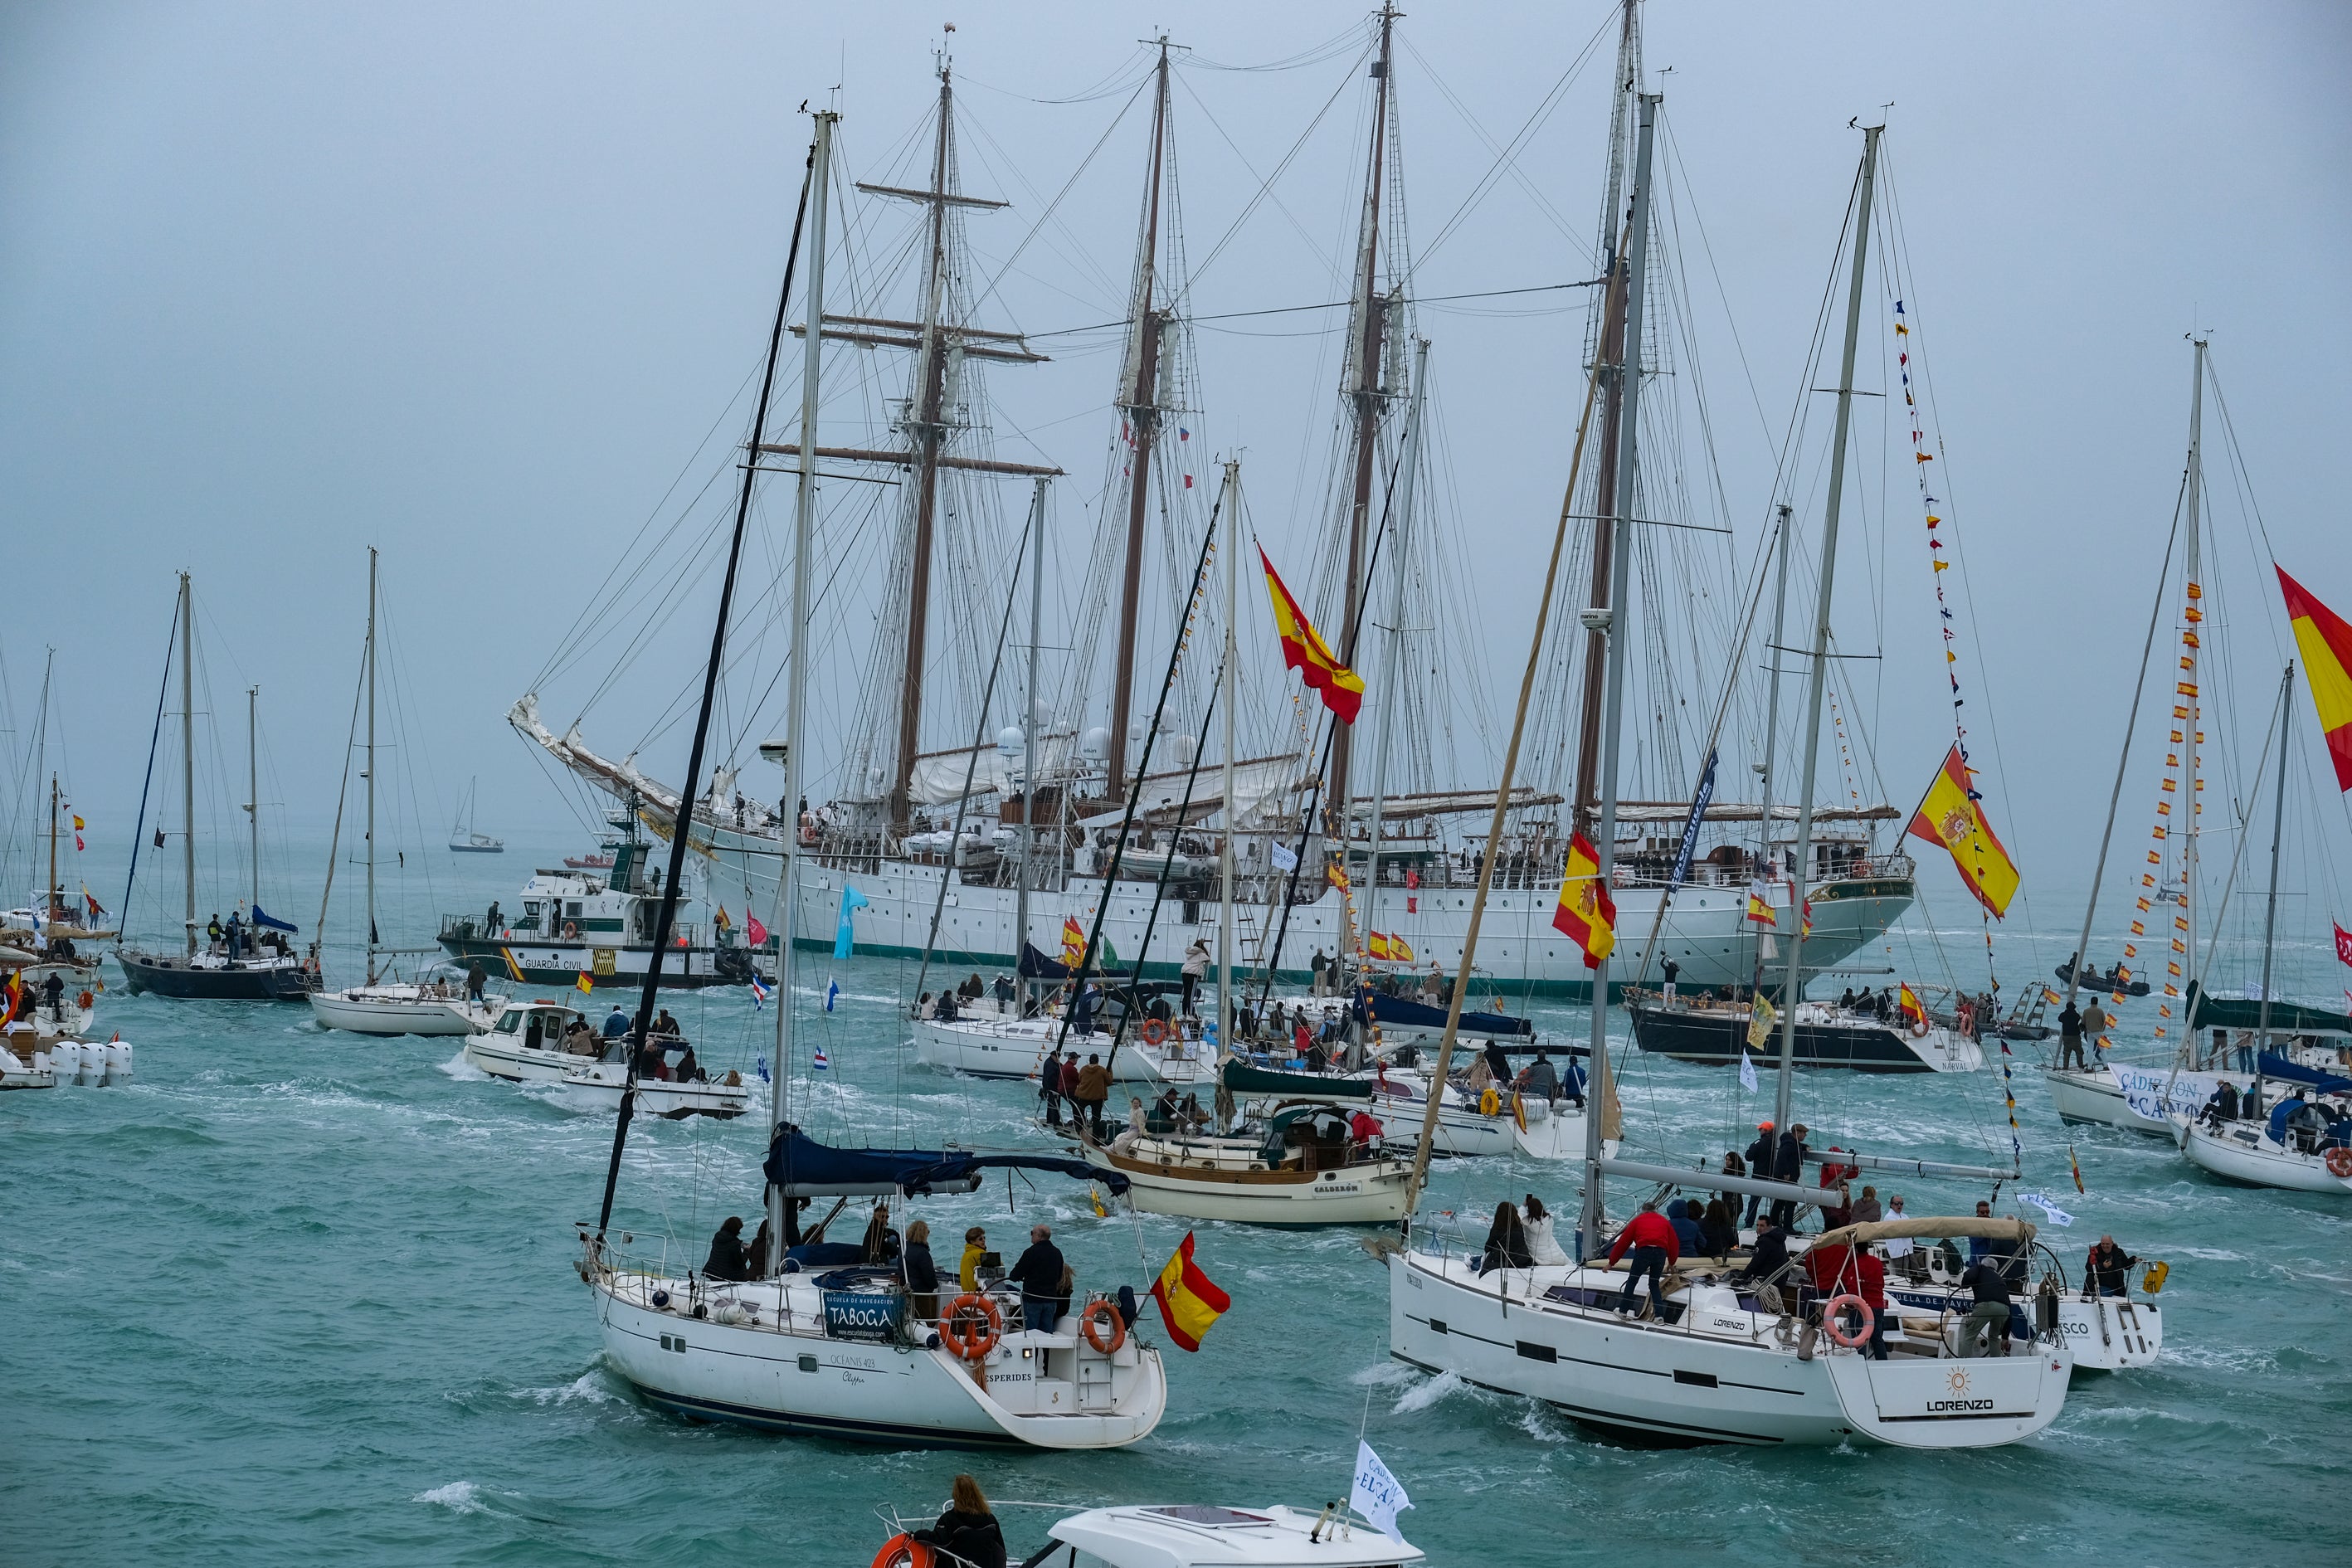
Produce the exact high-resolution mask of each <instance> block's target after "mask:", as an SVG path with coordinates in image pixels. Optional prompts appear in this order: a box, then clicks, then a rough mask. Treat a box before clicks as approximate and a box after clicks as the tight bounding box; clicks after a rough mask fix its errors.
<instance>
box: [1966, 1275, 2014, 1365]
mask: <svg viewBox="0 0 2352 1568" xmlns="http://www.w3.org/2000/svg"><path fill="white" fill-rule="evenodd" d="M1960 1283H1961V1284H1962V1285H1964V1286H1966V1287H1967V1288H1968V1289H1969V1291H1970V1292H1971V1293H1973V1294H1974V1295H1975V1297H1976V1301H1977V1304H1976V1306H1975V1308H1974V1309H1973V1310H1971V1311H1970V1312H1969V1316H1968V1321H1966V1322H1964V1323H1962V1324H1961V1325H1960V1354H1961V1355H1962V1356H1964V1357H1969V1358H1973V1357H1977V1356H1986V1355H2007V1354H2008V1353H2009V1281H2008V1279H2005V1278H2003V1277H2002V1275H2001V1271H2000V1265H1999V1264H1998V1263H1997V1262H1995V1260H1993V1259H1992V1258H1982V1259H1979V1261H1977V1262H1975V1263H1971V1264H1969V1268H1968V1272H1967V1273H1965V1274H1963V1275H1961V1276H1960ZM1996 1340H1997V1341H1998V1342H1999V1347H2000V1348H1999V1349H1998V1350H1996V1349H1995V1348H1994V1342H1995V1341H1996Z"/></svg>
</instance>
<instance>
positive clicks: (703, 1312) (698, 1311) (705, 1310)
mask: <svg viewBox="0 0 2352 1568" xmlns="http://www.w3.org/2000/svg"><path fill="white" fill-rule="evenodd" d="M688 1316H689V1317H696V1318H708V1317H709V1316H710V1309H709V1307H707V1306H705V1305H703V1304H702V1303H701V1302H699V1301H697V1302H696V1303H695V1304H694V1310H693V1311H692V1312H690V1313H688Z"/></svg>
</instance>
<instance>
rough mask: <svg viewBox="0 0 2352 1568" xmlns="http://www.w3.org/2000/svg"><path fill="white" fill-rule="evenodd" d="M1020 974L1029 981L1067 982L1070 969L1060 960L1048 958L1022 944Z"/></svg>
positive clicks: (1027, 944)
mask: <svg viewBox="0 0 2352 1568" xmlns="http://www.w3.org/2000/svg"><path fill="white" fill-rule="evenodd" d="M1021 973H1022V975H1023V977H1024V978H1025V979H1030V980H1067V979H1068V978H1069V977H1070V974H1071V969H1070V966H1069V965H1068V964H1066V963H1063V962H1062V961H1061V960H1059V959H1055V958H1048V957H1046V956H1045V954H1044V953H1042V952H1038V951H1037V949H1036V948H1035V947H1034V945H1032V944H1031V943H1029V942H1023V943H1022V944H1021Z"/></svg>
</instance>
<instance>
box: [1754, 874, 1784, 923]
mask: <svg viewBox="0 0 2352 1568" xmlns="http://www.w3.org/2000/svg"><path fill="white" fill-rule="evenodd" d="M1748 920H1749V921H1752V922H1753V923H1755V924H1757V925H1759V926H1769V925H1779V924H1780V917H1779V916H1778V915H1775V914H1774V913H1773V912H1772V901H1771V900H1769V899H1767V898H1766V897H1765V896H1764V884H1763V883H1761V882H1751V883H1749V884H1748Z"/></svg>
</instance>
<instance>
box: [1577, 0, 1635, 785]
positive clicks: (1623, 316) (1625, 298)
mask: <svg viewBox="0 0 2352 1568" xmlns="http://www.w3.org/2000/svg"><path fill="white" fill-rule="evenodd" d="M1635 4H1636V0H1625V10H1624V16H1623V20H1622V23H1621V25H1620V26H1619V30H1618V34H1617V92H1616V96H1615V97H1614V98H1613V99H1612V100H1611V108H1610V118H1609V192H1608V195H1607V198H1606V201H1605V204H1604V205H1602V207H1601V245H1602V246H1603V247H1605V248H1604V252H1603V254H1602V257H1601V262H1602V267H1601V276H1602V278H1603V279H1608V278H1610V277H1612V276H1613V275H1614V274H1615V273H1616V272H1617V271H1618V270H1619V268H1622V267H1624V266H1625V264H1626V262H1625V258H1624V257H1622V256H1621V255H1619V254H1617V243H1616V241H1617V233H1618V228H1617V225H1618V216H1617V213H1618V205H1619V203H1620V202H1621V201H1622V195H1621V192H1622V189H1623V179H1624V169H1625V154H1626V147H1625V134H1626V129H1627V122H1628V121H1629V120H1631V119H1632V118H1633V114H1632V112H1631V111H1632V110H1633V108H1634V100H1635V98H1636V97H1637V96H1638V95H1639V93H1640V89H1641V84H1640V76H1641V69H1642V61H1641V48H1642V42H1641V32H1640V30H1639V28H1638V27H1637V26H1635V16H1634V5H1635ZM1637 184H1638V182H1637ZM1631 292H1632V291H1631V290H1630V289H1622V288H1619V289H1610V288H1607V287H1606V286H1604V287H1603V288H1602V289H1601V310H1602V311H1603V312H1604V314H1603V315H1602V317H1601V337H1600V341H1599V342H1597V343H1595V344H1594V347H1593V356H1594V358H1595V360H1596V361H1597V362H1598V363H1599V364H1600V366H1601V452H1600V463H1599V466H1598V468H1596V469H1595V471H1594V473H1593V491H1592V597H1591V599H1590V600H1589V601H1588V603H1591V604H1594V605H1603V604H1612V603H1613V601H1612V599H1611V598H1610V597H1609V595H1610V591H1611V585H1612V584H1613V583H1614V582H1615V581H1616V563H1615V559H1614V558H1615V554H1616V545H1617V538H1616V516H1617V502H1618V469H1619V468H1620V467H1621V465H1620V463H1619V461H1618V448H1619V447H1620V445H1621V444H1622V441H1623V440H1624V422H1625V403H1626V397H1627V395H1628V389H1627V387H1626V384H1625V379H1626V378H1625V375H1624V374H1623V372H1624V357H1625V331H1626V323H1627V322H1628V321H1634V322H1638V321H1640V320H1641V314H1640V312H1639V310H1636V309H1635V308H1634V305H1633V300H1632V298H1631ZM1612 307H1613V308H1612ZM1627 500H1629V501H1630V500H1631V498H1630V497H1628V498H1627ZM1608 643H1609V634H1608V632H1607V631H1605V630H1596V629H1593V628H1590V627H1588V628H1587V629H1586V631H1585V634H1584V705H1583V710H1582V711H1583V718H1582V721H1581V723H1580V727H1579V730H1578V738H1577V744H1576V799H1575V803H1574V804H1575V817H1574V823H1575V826H1576V829H1577V831H1579V832H1584V831H1586V830H1588V829H1589V828H1591V826H1592V820H1593V815H1594V810H1595V803H1596V801H1597V800H1598V796H1599V780H1598V776H1597V769H1598V768H1599V765H1600V761H1601V718H1602V715H1601V708H1602V705H1603V703H1604V701H1605V700H1606V694H1605V692H1604V690H1603V686H1604V681H1605V667H1606V665H1607V663H1608V659H1609V647H1608Z"/></svg>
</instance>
